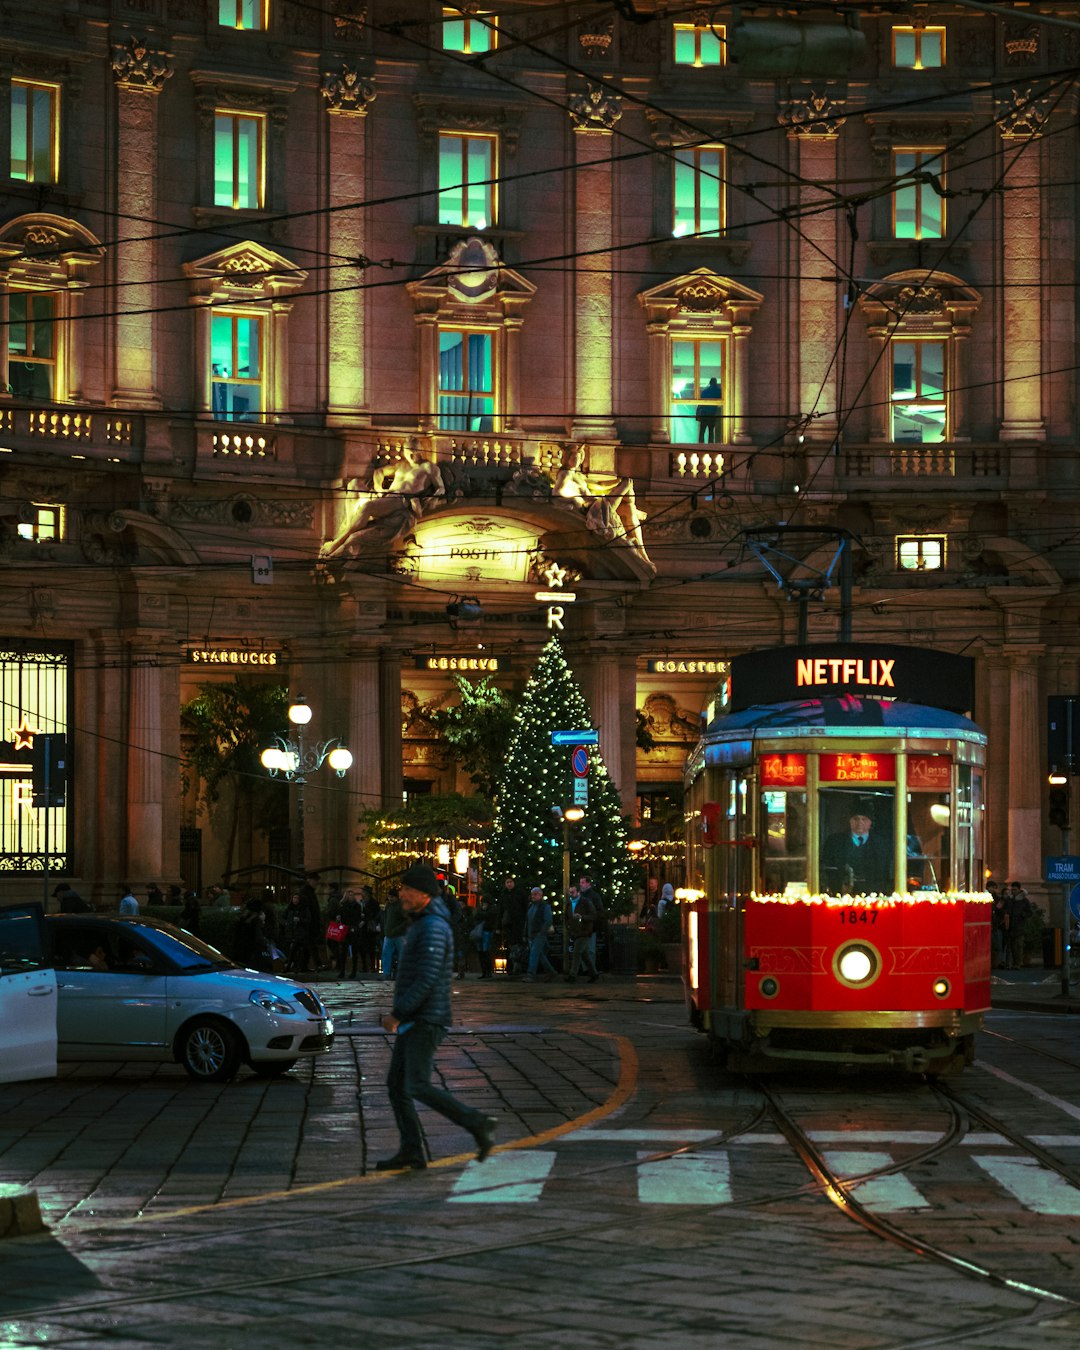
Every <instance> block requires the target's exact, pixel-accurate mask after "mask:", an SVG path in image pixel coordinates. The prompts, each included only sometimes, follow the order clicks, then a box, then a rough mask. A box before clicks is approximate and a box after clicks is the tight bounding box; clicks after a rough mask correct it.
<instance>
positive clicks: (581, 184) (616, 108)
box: [568, 85, 622, 441]
mask: <svg viewBox="0 0 1080 1350" xmlns="http://www.w3.org/2000/svg"><path fill="white" fill-rule="evenodd" d="M568 109H569V112H570V118H571V121H572V122H573V127H574V160H575V166H576V173H575V176H574V203H575V206H574V246H575V248H576V250H577V251H578V253H579V254H580V255H581V256H580V257H579V259H578V263H577V268H576V271H575V275H574V422H573V426H572V428H571V433H570V434H571V435H572V436H575V437H577V438H578V439H580V440H597V441H605V440H606V441H613V440H615V438H616V432H615V423H614V420H613V419H612V404H613V401H614V398H613V394H614V365H613V362H614V352H615V340H614V331H613V308H614V306H613V286H612V277H611V272H610V265H611V254H610V253H606V252H604V251H603V250H605V249H609V248H610V247H611V245H612V241H613V234H614V207H615V199H614V172H613V170H614V166H613V165H612V163H611V134H612V131H613V130H614V128H615V126H616V124H617V123H618V121H619V118H620V117H621V116H622V101H621V99H619V98H618V97H617V95H615V94H613V93H610V92H609V91H608V90H607V88H605V87H603V86H599V85H590V86H589V88H588V91H587V92H586V93H583V94H575V95H573V96H572V97H571V99H570V102H569V104H568Z"/></svg>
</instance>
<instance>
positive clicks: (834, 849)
mask: <svg viewBox="0 0 1080 1350" xmlns="http://www.w3.org/2000/svg"><path fill="white" fill-rule="evenodd" d="M895 807H896V803H895V794H894V792H893V789H891V788H887V789H877V790H875V791H873V792H867V791H866V789H865V788H864V789H863V790H861V791H852V790H851V789H850V788H832V787H828V788H821V789H819V796H818V820H819V821H820V826H821V836H820V850H821V852H820V859H821V866H820V874H821V889H822V891H823V892H824V893H826V894H831V895H869V894H871V893H874V892H877V893H878V894H883V895H891V894H892V892H893V891H894V890H896V878H895V875H894V861H893V859H894V849H893V839H894V838H895V819H896V809H895Z"/></svg>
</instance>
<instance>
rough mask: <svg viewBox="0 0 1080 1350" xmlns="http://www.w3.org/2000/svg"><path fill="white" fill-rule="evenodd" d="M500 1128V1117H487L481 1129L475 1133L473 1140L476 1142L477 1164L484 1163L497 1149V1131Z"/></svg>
mask: <svg viewBox="0 0 1080 1350" xmlns="http://www.w3.org/2000/svg"><path fill="white" fill-rule="evenodd" d="M498 1128H499V1118H498V1116H485V1117H484V1119H483V1122H482V1123H481V1125H480V1126H479V1128H478V1129H476V1130H474V1131H473V1138H474V1139H475V1140H476V1161H477V1162H483V1161H484V1159H485V1158H486V1157H487V1156H488V1154H489V1153H490V1152H491V1150H492V1149H493V1148H494V1147H495V1131H496V1130H497V1129H498Z"/></svg>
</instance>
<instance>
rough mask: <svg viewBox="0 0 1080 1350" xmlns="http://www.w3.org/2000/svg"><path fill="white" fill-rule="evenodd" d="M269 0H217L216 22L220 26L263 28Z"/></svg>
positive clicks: (267, 15) (268, 13)
mask: <svg viewBox="0 0 1080 1350" xmlns="http://www.w3.org/2000/svg"><path fill="white" fill-rule="evenodd" d="M269 17H270V0H218V23H219V24H220V25H221V26H222V28H248V29H251V28H262V29H265V28H266V26H267V21H268V19H269Z"/></svg>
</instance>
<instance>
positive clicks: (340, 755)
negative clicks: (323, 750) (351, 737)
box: [327, 745, 353, 778]
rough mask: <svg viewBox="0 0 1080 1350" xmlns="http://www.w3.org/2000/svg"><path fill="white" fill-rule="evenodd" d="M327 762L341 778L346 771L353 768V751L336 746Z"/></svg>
mask: <svg viewBox="0 0 1080 1350" xmlns="http://www.w3.org/2000/svg"><path fill="white" fill-rule="evenodd" d="M327 762H328V763H329V765H330V767H331V768H332V769H333V771H334V772H335V773H336V774H337V776H338V777H339V778H340V777H341V776H342V774H344V772H345V770H346V769H351V768H352V762H353V756H352V751H351V750H346V748H345V747H344V746H343V745H336V746H335V747H334V748H333V750H331V751H330V754H329V755H328V756H327Z"/></svg>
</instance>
